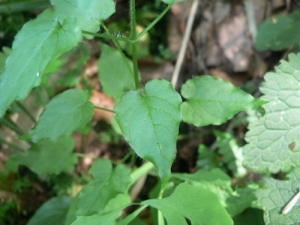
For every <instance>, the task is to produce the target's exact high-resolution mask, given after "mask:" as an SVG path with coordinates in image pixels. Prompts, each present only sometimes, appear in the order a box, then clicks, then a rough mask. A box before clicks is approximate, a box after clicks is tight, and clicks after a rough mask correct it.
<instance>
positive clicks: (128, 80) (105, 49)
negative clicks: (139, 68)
mask: <svg viewBox="0 0 300 225" xmlns="http://www.w3.org/2000/svg"><path fill="white" fill-rule="evenodd" d="M100 46H101V50H102V53H101V57H100V59H99V61H98V67H99V74H98V76H99V79H100V82H101V85H102V86H103V90H104V92H105V93H106V94H107V95H109V96H111V97H114V98H115V99H120V97H121V95H122V94H124V93H125V91H128V90H133V89H135V81H134V74H133V64H132V62H131V61H130V60H129V59H127V58H126V57H125V56H124V55H123V54H121V53H120V52H119V51H117V50H116V49H113V48H111V47H109V46H108V45H105V44H101V45H100ZM116 81H117V82H116Z"/></svg>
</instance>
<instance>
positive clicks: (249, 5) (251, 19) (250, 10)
mask: <svg viewBox="0 0 300 225" xmlns="http://www.w3.org/2000/svg"><path fill="white" fill-rule="evenodd" d="M244 5H245V10H246V14H247V20H248V27H249V31H250V33H251V36H252V42H254V41H255V39H256V33H257V26H256V22H255V12H254V5H253V0H244Z"/></svg>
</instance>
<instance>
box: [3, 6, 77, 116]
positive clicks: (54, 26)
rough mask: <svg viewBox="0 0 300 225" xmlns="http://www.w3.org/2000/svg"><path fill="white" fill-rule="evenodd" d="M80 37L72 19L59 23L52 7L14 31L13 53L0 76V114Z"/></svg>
mask: <svg viewBox="0 0 300 225" xmlns="http://www.w3.org/2000/svg"><path fill="white" fill-rule="evenodd" d="M80 40H81V31H80V29H79V28H78V27H77V26H76V21H75V20H74V18H73V19H72V18H66V19H65V20H64V21H62V22H61V23H60V22H59V21H58V18H57V15H56V13H55V12H54V11H53V10H50V9H49V10H46V11H44V12H43V13H42V14H40V15H39V16H38V17H37V18H36V19H35V20H32V21H30V22H28V23H26V24H25V25H24V26H23V28H22V30H21V31H20V32H19V33H18V34H17V36H16V38H15V41H14V43H13V47H12V52H11V54H10V55H9V57H8V58H7V60H6V67H5V71H4V73H3V74H2V75H1V76H0V96H1V98H0V117H1V116H3V114H4V112H5V111H6V109H7V108H8V106H9V105H10V104H11V103H12V102H13V101H14V100H15V99H24V98H25V97H26V96H27V95H28V93H29V91H30V90H31V88H33V87H35V86H38V85H39V83H40V79H41V77H40V76H38V74H43V72H44V70H45V68H46V67H47V65H48V63H49V62H51V61H52V60H53V59H54V58H57V57H58V56H60V55H61V54H63V53H65V52H67V51H69V50H70V49H71V48H72V47H74V46H76V45H77V43H78V42H79V41H80Z"/></svg>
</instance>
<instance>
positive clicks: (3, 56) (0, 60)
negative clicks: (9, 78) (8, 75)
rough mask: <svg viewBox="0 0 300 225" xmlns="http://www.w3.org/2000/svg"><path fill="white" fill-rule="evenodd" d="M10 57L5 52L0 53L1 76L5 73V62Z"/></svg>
mask: <svg viewBox="0 0 300 225" xmlns="http://www.w3.org/2000/svg"><path fill="white" fill-rule="evenodd" d="M8 56H9V54H8V53H6V52H5V51H4V50H3V52H0V74H2V73H3V72H4V68H5V61H6V59H7V57H8Z"/></svg>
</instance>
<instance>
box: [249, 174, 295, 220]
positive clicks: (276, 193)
mask: <svg viewBox="0 0 300 225" xmlns="http://www.w3.org/2000/svg"><path fill="white" fill-rule="evenodd" d="M288 177H289V180H288V181H280V180H275V179H273V178H268V179H267V180H266V183H265V186H266V188H264V189H259V190H257V191H256V193H255V195H256V198H257V201H256V202H255V206H256V207H259V208H261V209H263V210H264V220H265V224H266V225H286V224H300V217H299V212H300V201H298V202H296V204H295V206H294V207H293V208H292V209H291V211H290V212H288V213H287V214H282V213H281V212H282V210H283V208H284V207H285V206H286V205H287V204H288V203H289V202H290V200H291V199H292V198H293V197H294V196H295V195H296V194H297V193H298V192H299V187H300V181H299V177H300V168H297V169H296V170H294V171H293V172H292V173H291V174H290V175H288Z"/></svg>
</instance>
